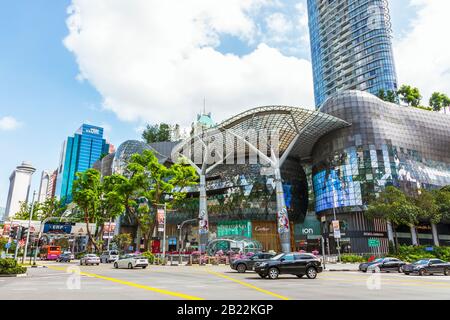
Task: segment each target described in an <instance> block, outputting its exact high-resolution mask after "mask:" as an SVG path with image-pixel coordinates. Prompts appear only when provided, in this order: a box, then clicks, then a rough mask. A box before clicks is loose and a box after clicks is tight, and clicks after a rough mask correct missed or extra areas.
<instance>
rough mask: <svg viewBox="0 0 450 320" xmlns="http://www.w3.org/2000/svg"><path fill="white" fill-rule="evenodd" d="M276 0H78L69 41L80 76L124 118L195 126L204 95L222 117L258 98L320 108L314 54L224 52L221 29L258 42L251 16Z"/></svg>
mask: <svg viewBox="0 0 450 320" xmlns="http://www.w3.org/2000/svg"><path fill="white" fill-rule="evenodd" d="M277 4H278V2H277V1H270V0H223V1H211V0H189V1H187V0H183V1H180V0H164V1H157V0H133V1H123V0H96V1H92V0H73V6H72V7H71V9H70V16H69V19H68V26H69V30H70V33H69V35H68V37H67V38H66V39H65V45H66V47H67V48H68V49H69V50H71V51H72V52H73V53H74V54H75V56H76V59H77V62H78V65H79V68H80V74H81V76H80V77H79V78H80V79H81V78H83V79H86V80H88V81H89V82H90V83H91V84H92V85H93V86H94V87H95V88H96V89H97V90H98V91H99V92H100V93H101V94H102V96H103V98H104V107H105V108H107V109H109V110H112V111H114V112H115V113H116V114H117V115H118V116H119V118H120V119H122V120H127V121H136V122H139V123H143V122H146V121H148V122H159V121H167V122H172V123H173V122H179V123H180V124H182V125H189V124H190V123H191V122H192V120H193V118H194V117H195V112H198V111H199V110H201V109H202V103H203V98H204V97H206V98H207V101H208V106H207V109H208V110H209V111H212V112H213V115H214V118H215V119H216V120H223V119H224V118H225V117H227V116H231V115H233V114H234V113H236V112H239V111H243V110H244V109H246V108H249V107H254V106H259V105H269V104H288V105H304V106H313V96H312V92H313V86H312V75H311V65H310V62H308V61H306V60H302V59H298V58H295V57H286V56H285V55H283V54H282V53H280V51H279V50H278V49H276V48H273V47H270V46H269V45H266V44H264V43H261V44H259V45H257V46H255V50H254V51H253V52H251V53H249V54H247V55H245V56H242V57H239V56H237V55H232V54H222V53H220V52H219V51H217V50H216V48H217V46H218V45H219V43H220V36H221V35H222V34H228V35H231V36H235V37H238V38H240V39H241V40H242V41H244V42H246V43H248V44H252V43H255V41H257V39H258V32H259V28H258V26H257V23H256V21H255V18H253V17H254V16H255V15H256V14H257V13H258V12H260V10H262V8H267V7H270V6H271V5H274V6H275V5H277ZM280 26H281V25H279V27H280Z"/></svg>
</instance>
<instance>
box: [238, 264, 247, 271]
mask: <svg viewBox="0 0 450 320" xmlns="http://www.w3.org/2000/svg"><path fill="white" fill-rule="evenodd" d="M236 270H237V272H239V273H245V271H247V267H246V266H245V264H243V263H240V264H238V266H237V267H236Z"/></svg>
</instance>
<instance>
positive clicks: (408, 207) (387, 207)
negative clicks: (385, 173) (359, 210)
mask: <svg viewBox="0 0 450 320" xmlns="http://www.w3.org/2000/svg"><path fill="white" fill-rule="evenodd" d="M420 213H421V210H420V208H418V207H417V206H416V205H415V204H414V202H413V201H412V200H411V199H409V198H408V197H407V196H406V195H405V194H404V193H403V192H402V191H401V190H399V189H397V188H395V187H392V186H389V187H387V188H386V189H385V190H384V191H383V192H382V193H380V196H379V197H378V198H377V199H375V200H373V201H371V202H370V203H369V208H368V210H367V211H366V213H365V214H366V216H367V217H368V218H369V219H374V218H378V219H383V220H385V221H390V222H391V223H392V224H393V225H408V226H409V225H415V224H417V222H418V220H417V219H418V217H419V215H420Z"/></svg>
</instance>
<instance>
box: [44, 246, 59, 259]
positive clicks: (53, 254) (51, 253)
mask: <svg viewBox="0 0 450 320" xmlns="http://www.w3.org/2000/svg"><path fill="white" fill-rule="evenodd" d="M60 255H61V247H58V246H43V247H42V248H41V253H40V257H41V260H56V259H57V258H58V257H59V256H60Z"/></svg>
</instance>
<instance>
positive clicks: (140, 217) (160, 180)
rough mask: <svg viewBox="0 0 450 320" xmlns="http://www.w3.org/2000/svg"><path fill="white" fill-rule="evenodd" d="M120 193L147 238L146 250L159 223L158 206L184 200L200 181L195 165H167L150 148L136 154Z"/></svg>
mask: <svg viewBox="0 0 450 320" xmlns="http://www.w3.org/2000/svg"><path fill="white" fill-rule="evenodd" d="M125 175H126V176H127V177H128V179H125V180H123V181H122V185H121V187H120V192H121V193H122V194H123V195H124V204H125V208H126V211H127V213H128V214H130V215H131V217H132V218H133V219H134V220H135V221H136V223H137V224H138V226H139V228H140V231H141V232H142V235H143V237H144V249H145V250H147V249H148V247H149V240H150V238H151V236H152V234H153V231H154V228H155V222H156V215H155V212H156V209H157V207H158V206H159V205H162V204H164V203H167V206H168V208H171V205H172V204H173V203H176V202H178V201H181V200H182V199H184V197H185V196H186V192H185V190H184V189H185V188H186V187H187V186H190V185H194V184H196V181H197V179H198V177H197V174H196V172H195V170H194V169H193V168H192V167H191V166H187V165H185V164H183V163H177V164H174V165H172V166H171V167H169V168H168V167H166V166H164V165H163V164H160V163H159V162H158V158H156V156H155V155H154V154H153V152H152V151H150V150H145V151H144V152H143V153H142V154H134V155H133V156H132V157H131V161H130V163H129V164H128V166H127V170H126V173H125Z"/></svg>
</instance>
